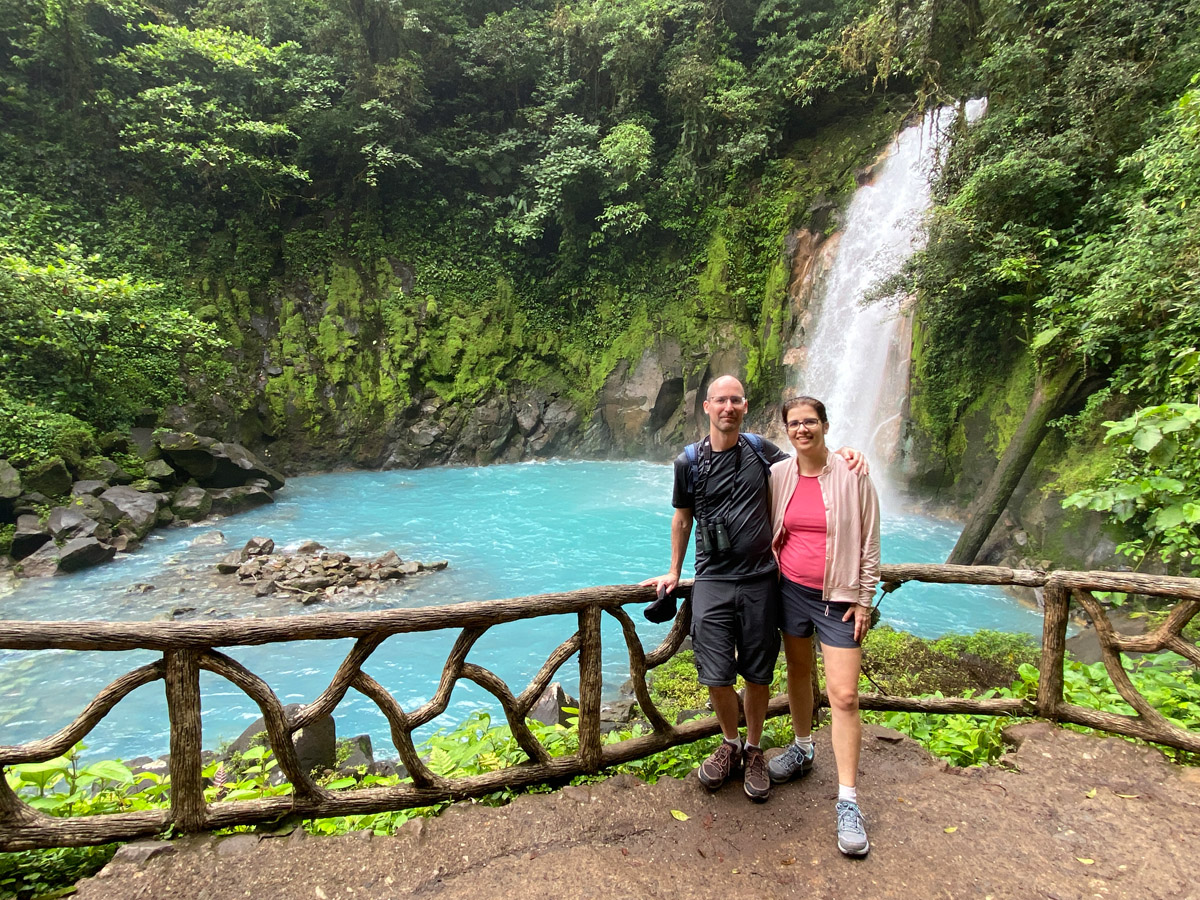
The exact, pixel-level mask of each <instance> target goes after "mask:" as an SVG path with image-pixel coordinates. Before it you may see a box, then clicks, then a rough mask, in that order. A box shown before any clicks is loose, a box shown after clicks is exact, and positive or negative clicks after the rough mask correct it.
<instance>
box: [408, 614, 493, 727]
mask: <svg viewBox="0 0 1200 900" xmlns="http://www.w3.org/2000/svg"><path fill="white" fill-rule="evenodd" d="M485 631H487V628H486V627H474V628H464V629H463V630H462V634H460V635H459V636H458V640H457V641H455V642H454V648H453V649H452V650H451V651H450V657H449V658H448V659H447V660H446V665H445V666H444V667H443V668H442V678H441V681H440V682H439V683H438V689H437V691H436V693H434V695H433V698H432V699H431V700H430V701H429V702H428V703H426V704H425V705H424V706H422V707H420V708H419V709H416V710H414V711H413V712H412V713H411V714H410V715H409V717H408V721H409V725H410V727H412V728H420V727H421V726H422V725H424V724H426V723H427V722H429V721H431V720H432V719H435V718H437V717H438V716H440V715H441V714H442V713H444V712H445V711H446V707H447V706H449V705H450V694H451V693H452V692H453V691H454V684H455V682H457V681H458V679H459V678H461V677H462V667H463V662H464V661H465V660H466V658H467V654H468V653H469V652H470V651H471V648H472V647H473V646H474V645H475V642H476V641H477V640H479V638H480V637H481V636H482V635H483V633H484V632H485Z"/></svg>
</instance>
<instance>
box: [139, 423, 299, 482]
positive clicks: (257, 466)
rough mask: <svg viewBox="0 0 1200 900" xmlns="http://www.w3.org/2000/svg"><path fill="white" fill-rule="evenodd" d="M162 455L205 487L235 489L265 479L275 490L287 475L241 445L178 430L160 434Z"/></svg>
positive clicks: (159, 441)
mask: <svg viewBox="0 0 1200 900" xmlns="http://www.w3.org/2000/svg"><path fill="white" fill-rule="evenodd" d="M157 441H158V446H159V448H160V449H161V450H162V452H163V455H164V456H165V457H166V458H167V460H168V461H169V462H170V463H171V465H173V466H174V467H175V468H176V469H179V470H182V471H184V472H186V473H187V474H188V475H190V476H191V477H193V478H195V479H196V481H197V482H198V483H199V484H200V485H201V486H203V487H212V488H233V487H240V486H242V485H245V484H247V483H248V482H250V481H251V480H253V479H256V478H263V479H265V480H266V481H267V482H268V484H269V485H270V486H271V488H272V489H273V490H278V489H279V488H281V487H283V485H284V478H283V476H282V475H280V474H279V473H278V472H276V471H275V470H274V469H271V468H269V467H268V466H266V465H265V464H263V462H262V461H261V460H259V458H258V457H257V456H255V455H254V454H253V453H251V452H250V451H249V450H247V449H246V448H245V447H243V446H242V445H241V444H234V443H221V442H220V441H216V440H213V439H212V438H208V437H201V436H199V435H194V434H181V433H178V432H173V431H172V432H163V433H161V434H159V435H158V436H157Z"/></svg>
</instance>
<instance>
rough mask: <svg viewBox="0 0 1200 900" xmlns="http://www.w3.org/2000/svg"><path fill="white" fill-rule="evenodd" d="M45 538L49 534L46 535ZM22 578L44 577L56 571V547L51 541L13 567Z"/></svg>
mask: <svg viewBox="0 0 1200 900" xmlns="http://www.w3.org/2000/svg"><path fill="white" fill-rule="evenodd" d="M46 537H47V540H48V539H49V535H47V536H46ZM14 569H15V571H16V573H17V574H18V575H21V576H22V577H24V578H44V577H46V576H48V575H55V574H57V573H58V547H57V546H55V544H54V542H53V541H51V542H49V543H47V544H45V545H43V546H42V547H40V548H39V549H37V550H35V551H34V552H33V553H30V554H29V555H28V556H26V557H25V558H24V559H23V560H21V561H20V562H19V563H17V564H16V566H15V567H14Z"/></svg>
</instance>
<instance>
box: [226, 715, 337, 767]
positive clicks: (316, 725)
mask: <svg viewBox="0 0 1200 900" xmlns="http://www.w3.org/2000/svg"><path fill="white" fill-rule="evenodd" d="M301 709H303V707H302V706H301V705H300V704H299V703H289V704H288V705H287V706H285V707H284V708H283V712H284V715H286V716H287V719H288V721H289V722H291V721H293V720H294V719H295V718H296V715H297V714H298V713H299V712H300V710H301ZM265 730H266V724H265V722H264V720H263V719H262V718H259V719H256V720H255V721H254V722H253V723H252V724H251V725H250V727H249V728H247V729H246V730H245V731H243V732H242V733H241V734H240V735H239V736H238V738H237V740H235V741H234V742H233V743H232V744H230V745H229V750H228V751H227V752H226V755H225V756H224V759H230V758H231V757H232V756H233V755H234V754H236V753H245V752H246V751H247V750H249V749H250V748H251V747H252V746H255V745H257V744H262V743H265V742H266V741H265V735H264V736H263V737H262V738H259V737H258V736H259V735H260V734H262V733H263V732H264V731H265ZM256 738H257V740H256ZM292 743H293V744H294V745H295V747H296V755H297V756H298V757H299V760H300V768H301V769H302V770H303V771H305V772H311V771H312V770H313V769H319V770H324V769H333V768H335V767H336V766H337V729H336V726H335V725H334V723H333V716H330V715H326V716H322V717H321V718H319V719H317V721H315V722H313V723H312V724H311V725H308V726H307V727H305V728H301V729H300V730H299V731H297V732H296V733H295V734H293V735H292Z"/></svg>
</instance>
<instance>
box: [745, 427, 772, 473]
mask: <svg viewBox="0 0 1200 900" xmlns="http://www.w3.org/2000/svg"><path fill="white" fill-rule="evenodd" d="M742 437H744V438H745V439H746V443H747V444H749V445H750V449H751V450H753V451H754V455H755V456H757V457H758V460H759V462H761V463H762V464H763V468H764V469H766V470H767V471H768V472H770V471H771V463H770V461H769V460H768V459H767V454H766V453H765V452H764V451H763V436H762V435H761V434H755V433H754V432H752V431H743V432H742Z"/></svg>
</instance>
